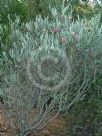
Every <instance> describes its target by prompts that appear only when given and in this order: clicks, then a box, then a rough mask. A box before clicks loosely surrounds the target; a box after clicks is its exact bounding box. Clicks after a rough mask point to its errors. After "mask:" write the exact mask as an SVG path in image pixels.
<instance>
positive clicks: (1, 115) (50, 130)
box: [0, 105, 65, 136]
mask: <svg viewBox="0 0 102 136" xmlns="http://www.w3.org/2000/svg"><path fill="white" fill-rule="evenodd" d="M64 125H65V120H64V118H62V117H61V116H59V117H57V118H56V119H55V120H54V121H52V122H50V123H49V124H48V125H47V126H46V127H45V128H44V129H43V130H42V131H41V132H40V133H37V134H33V135H32V136H59V135H60V134H61V133H63V129H64ZM58 133H59V134H58ZM0 136H14V134H13V133H12V131H11V130H10V129H9V127H8V121H7V117H6V114H5V110H4V107H3V105H0Z"/></svg>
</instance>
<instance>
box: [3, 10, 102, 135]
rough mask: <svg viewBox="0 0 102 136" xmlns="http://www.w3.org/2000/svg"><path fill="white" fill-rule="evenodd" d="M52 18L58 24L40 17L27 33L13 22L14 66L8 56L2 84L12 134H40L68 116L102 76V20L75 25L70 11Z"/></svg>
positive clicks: (93, 19)
mask: <svg viewBox="0 0 102 136" xmlns="http://www.w3.org/2000/svg"><path fill="white" fill-rule="evenodd" d="M51 13H52V16H53V20H51V21H49V18H48V17H47V18H44V19H42V18H41V16H37V17H36V21H35V22H33V21H31V22H30V23H26V24H25V26H23V27H22V29H21V28H20V29H19V28H15V24H14V23H12V24H11V28H12V33H11V35H10V37H11V38H12V43H13V47H14V48H13V49H11V50H10V51H9V55H10V56H11V58H12V59H13V61H14V63H13V65H12V63H11V62H10V63H8V60H7V57H6V55H5V53H3V59H4V61H5V63H6V62H7V63H6V64H7V66H9V68H8V73H6V74H4V77H3V81H4V83H3V84H2V92H3V94H4V98H5V99H4V100H5V107H6V110H7V116H8V119H9V122H10V126H11V128H12V130H14V131H15V132H16V129H17V128H18V130H17V132H18V135H21V136H27V135H28V134H29V133H32V132H35V133H36V132H37V131H38V130H41V129H42V128H43V127H44V126H45V125H46V123H47V122H49V121H50V120H52V119H54V118H55V117H56V116H57V115H58V114H59V113H60V112H68V110H69V109H70V107H71V106H72V105H73V104H74V103H77V102H78V101H81V100H83V99H84V97H85V95H84V94H85V92H86V91H87V90H88V89H89V87H90V86H91V83H92V82H95V81H96V77H97V74H99V75H100V73H101V72H100V69H101V53H102V46H101V45H102V34H101V32H102V26H99V21H100V15H97V16H96V17H94V18H92V19H91V20H90V21H89V22H87V21H86V20H80V19H79V20H77V21H76V22H75V23H74V22H71V20H70V18H69V16H65V9H63V10H62V12H61V13H58V12H57V10H56V9H52V10H51ZM2 44H3V43H2ZM17 132H16V133H17ZM14 135H15V134H14Z"/></svg>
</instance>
